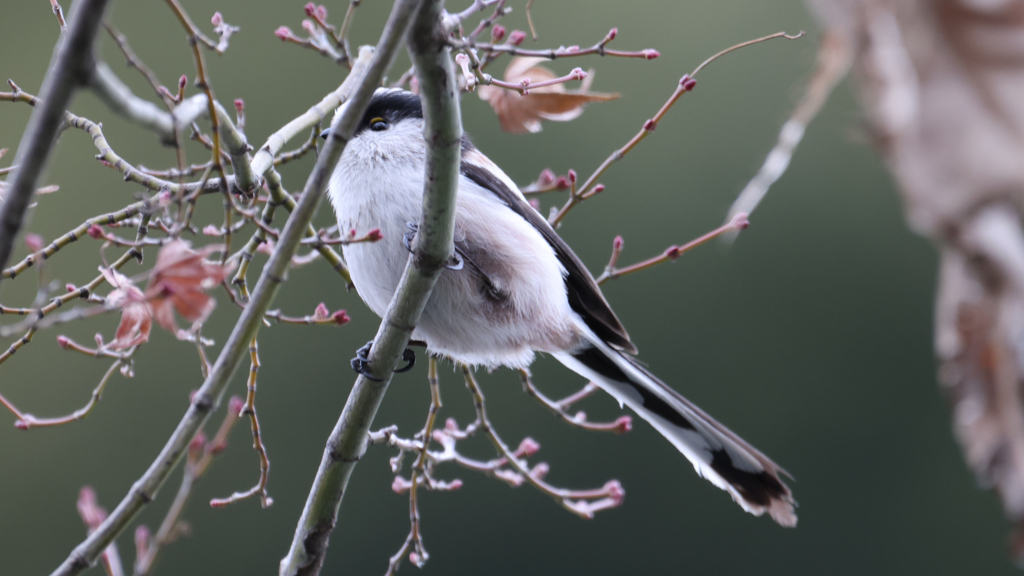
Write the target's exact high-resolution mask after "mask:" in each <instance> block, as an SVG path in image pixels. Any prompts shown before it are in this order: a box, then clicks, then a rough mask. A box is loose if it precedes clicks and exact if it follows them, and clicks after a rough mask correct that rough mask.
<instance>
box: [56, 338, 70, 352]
mask: <svg viewBox="0 0 1024 576" xmlns="http://www.w3.org/2000/svg"><path fill="white" fill-rule="evenodd" d="M69 342H70V340H68V337H67V336H65V335H63V334H61V335H60V336H57V345H58V346H60V347H61V348H63V349H65V350H67V349H68V343H69Z"/></svg>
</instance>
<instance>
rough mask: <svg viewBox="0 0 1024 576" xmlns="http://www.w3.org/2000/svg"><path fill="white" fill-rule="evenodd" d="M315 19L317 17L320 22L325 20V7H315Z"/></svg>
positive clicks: (321, 5)
mask: <svg viewBox="0 0 1024 576" xmlns="http://www.w3.org/2000/svg"><path fill="white" fill-rule="evenodd" d="M316 17H317V20H320V21H321V22H323V21H325V20H327V7H326V6H324V5H323V4H320V5H319V6H317V7H316Z"/></svg>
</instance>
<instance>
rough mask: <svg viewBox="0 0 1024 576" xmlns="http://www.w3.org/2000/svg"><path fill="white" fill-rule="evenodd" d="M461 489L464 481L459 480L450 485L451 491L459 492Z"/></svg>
mask: <svg viewBox="0 0 1024 576" xmlns="http://www.w3.org/2000/svg"><path fill="white" fill-rule="evenodd" d="M459 488H462V480H459V479H458V478H456V479H455V480H452V481H451V482H449V483H448V489H449V490H458V489H459Z"/></svg>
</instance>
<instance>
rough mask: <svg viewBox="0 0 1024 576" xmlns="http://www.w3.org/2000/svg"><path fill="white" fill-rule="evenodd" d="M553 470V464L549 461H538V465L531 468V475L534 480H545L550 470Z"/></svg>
mask: <svg viewBox="0 0 1024 576" xmlns="http://www.w3.org/2000/svg"><path fill="white" fill-rule="evenodd" d="M550 471H551V466H550V465H548V463H547V462H538V463H537V465H536V466H534V467H533V469H532V470H530V477H531V478H533V479H534V480H543V479H544V477H545V476H547V475H548V472H550Z"/></svg>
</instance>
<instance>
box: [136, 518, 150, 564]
mask: <svg viewBox="0 0 1024 576" xmlns="http://www.w3.org/2000/svg"><path fill="white" fill-rule="evenodd" d="M135 550H137V551H138V552H137V553H136V557H138V556H141V555H142V554H145V553H147V552H149V528H148V527H147V526H146V525H145V524H139V526H138V527H137V528H135Z"/></svg>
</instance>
